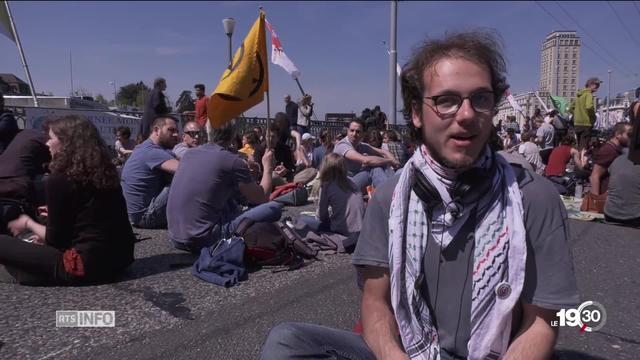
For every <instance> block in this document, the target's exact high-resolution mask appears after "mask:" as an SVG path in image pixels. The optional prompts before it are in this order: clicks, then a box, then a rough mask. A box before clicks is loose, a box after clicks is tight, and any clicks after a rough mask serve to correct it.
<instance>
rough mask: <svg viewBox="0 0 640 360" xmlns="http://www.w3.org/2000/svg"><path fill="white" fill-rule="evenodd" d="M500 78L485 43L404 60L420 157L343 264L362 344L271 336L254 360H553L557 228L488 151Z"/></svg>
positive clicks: (536, 191) (371, 209)
mask: <svg viewBox="0 0 640 360" xmlns="http://www.w3.org/2000/svg"><path fill="white" fill-rule="evenodd" d="M505 74H506V64H505V60H504V58H503V56H502V55H501V53H500V43H499V42H498V40H497V39H496V37H495V35H493V33H490V32H486V31H482V30H476V31H473V32H466V33H450V32H447V33H446V35H445V38H444V39H435V40H428V41H426V42H424V43H423V44H422V45H421V46H420V47H417V48H415V50H414V53H413V54H412V55H411V57H410V58H409V61H408V62H407V63H406V64H405V66H404V67H403V69H402V74H401V79H400V83H401V86H402V97H403V100H404V109H403V114H404V117H405V119H406V120H407V125H408V127H409V129H410V130H411V132H412V134H413V136H414V139H415V140H416V142H419V143H420V147H419V148H418V149H416V152H415V153H414V155H413V157H412V158H411V159H410V160H409V162H408V163H407V164H406V165H405V166H404V167H403V168H402V172H401V173H400V174H397V175H395V176H393V177H392V178H391V179H389V180H388V181H387V182H385V183H384V184H383V185H382V186H381V187H379V188H378V189H377V190H376V192H375V194H374V196H373V198H372V199H371V201H370V203H369V204H368V205H367V211H366V214H365V219H364V222H363V225H362V231H361V232H360V237H359V238H358V244H357V246H356V250H355V252H354V254H353V256H352V263H353V264H354V265H356V266H357V269H358V270H357V271H358V274H359V275H360V276H361V278H362V279H363V285H364V287H363V293H362V305H361V308H360V309H361V316H362V328H363V332H362V334H361V335H360V334H356V333H353V332H351V331H344V330H338V329H331V328H327V327H323V326H320V325H315V324H300V323H284V324H280V325H278V326H277V327H275V328H273V329H272V330H271V332H270V334H269V336H268V337H267V339H266V341H265V344H264V346H263V348H262V353H261V357H260V359H261V360H271V359H278V360H286V359H300V358H306V359H329V358H336V357H338V355H337V354H339V357H340V358H344V359H361V360H369V359H467V358H468V359H525V358H529V359H534V358H535V359H548V358H550V357H551V356H552V354H553V350H554V346H555V343H556V338H557V336H558V328H557V327H556V328H554V327H552V326H551V320H553V319H556V313H557V311H558V310H560V309H565V308H572V307H575V306H577V305H578V301H579V294H578V289H577V284H576V277H575V273H574V269H573V259H572V255H571V247H570V245H569V234H568V231H567V229H568V227H569V224H568V222H567V221H568V220H567V212H566V210H565V207H564V204H563V203H562V201H561V199H560V197H559V196H558V195H557V194H555V193H554V190H553V187H552V186H551V184H549V182H548V181H546V180H544V179H543V178H542V177H540V176H538V175H536V174H533V173H531V172H529V171H526V170H522V169H519V168H517V167H512V166H511V165H509V164H508V163H507V162H506V161H505V160H504V159H502V157H500V156H496V154H495V153H494V152H493V151H492V150H491V149H490V148H489V146H488V145H487V142H488V140H489V138H490V136H491V133H492V132H493V131H494V130H493V124H492V119H493V117H494V116H495V113H496V111H497V105H498V104H500V102H501V100H502V98H503V96H504V92H505V90H506V88H507V87H508V85H507V84H506V81H505V79H506V76H505ZM518 179H521V181H520V182H519V181H518ZM496 234H499V235H496Z"/></svg>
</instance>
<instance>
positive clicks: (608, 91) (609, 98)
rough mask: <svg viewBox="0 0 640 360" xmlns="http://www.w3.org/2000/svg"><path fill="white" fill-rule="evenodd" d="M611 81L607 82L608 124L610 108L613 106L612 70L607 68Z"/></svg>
mask: <svg viewBox="0 0 640 360" xmlns="http://www.w3.org/2000/svg"><path fill="white" fill-rule="evenodd" d="M607 73H608V75H609V82H608V83H607V126H608V125H609V108H610V107H611V70H607Z"/></svg>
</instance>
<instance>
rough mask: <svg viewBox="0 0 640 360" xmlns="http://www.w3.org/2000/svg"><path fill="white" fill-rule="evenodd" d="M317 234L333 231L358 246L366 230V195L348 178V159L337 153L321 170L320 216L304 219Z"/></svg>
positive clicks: (323, 163) (326, 158) (325, 160)
mask: <svg viewBox="0 0 640 360" xmlns="http://www.w3.org/2000/svg"><path fill="white" fill-rule="evenodd" d="M300 218H301V219H303V221H304V222H305V223H306V224H307V225H308V226H309V228H311V229H312V230H314V231H329V232H333V233H338V234H341V235H344V236H346V237H348V238H349V239H350V240H349V244H350V245H351V246H355V243H356V241H357V239H358V235H359V234H360V230H361V229H362V220H363V218H364V200H363V198H362V192H361V191H359V190H358V189H357V188H356V185H355V184H354V183H353V181H351V180H350V179H349V178H348V177H347V166H346V163H345V159H344V158H343V157H342V156H340V155H338V154H335V153H330V154H327V156H325V158H324V160H323V161H322V165H321V167H320V196H319V201H318V208H317V209H316V216H315V217H310V216H301V217H300Z"/></svg>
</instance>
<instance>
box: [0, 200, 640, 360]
mask: <svg viewBox="0 0 640 360" xmlns="http://www.w3.org/2000/svg"><path fill="white" fill-rule="evenodd" d="M297 210H298V211H299V210H308V209H305V208H299V209H297ZM571 230H572V240H571V242H572V245H573V252H574V264H575V269H576V273H577V276H578V286H579V289H580V293H581V297H582V300H583V301H585V300H594V301H598V302H600V303H602V304H603V305H604V306H605V308H606V310H607V314H608V320H607V323H606V325H605V326H604V328H603V329H602V330H601V331H598V332H596V333H580V332H579V330H578V329H576V328H564V329H562V330H561V333H560V338H559V341H558V345H557V347H556V348H557V352H556V358H558V359H637V358H638V354H640V325H638V324H640V314H638V311H639V309H640V307H639V306H638V298H639V297H640V290H638V289H639V288H640V286H639V285H640V284H639V280H638V274H639V272H640V270H639V269H640V260H639V256H640V230H634V229H628V228H623V227H617V226H610V225H604V224H597V223H584V222H577V221H571ZM140 233H141V234H142V235H143V236H147V237H149V239H146V240H144V241H141V242H139V243H138V244H137V245H136V259H137V261H136V262H135V263H134V265H133V266H132V269H131V270H130V272H129V275H128V277H127V278H125V279H123V280H122V281H120V282H118V283H115V284H110V285H102V286H91V287H79V288H59V287H48V288H43V287H22V286H18V285H11V284H0V315H1V316H0V358H1V359H203V358H206V359H255V358H257V356H258V354H259V351H260V347H261V345H262V343H263V342H264V339H265V338H266V336H267V333H268V331H269V329H271V328H272V327H273V326H275V325H276V324H278V323H280V322H283V321H303V322H312V323H317V324H324V325H328V326H332V327H337V328H342V329H351V328H352V327H353V325H354V323H355V321H356V319H357V317H358V311H359V290H358V289H357V286H356V279H355V274H354V271H353V269H352V267H351V266H350V265H349V256H348V255H326V256H322V258H321V260H320V261H316V262H313V263H310V264H309V265H308V266H306V267H304V268H302V269H299V270H295V271H291V272H279V273H272V272H271V270H261V271H258V272H254V273H252V274H250V276H249V280H248V281H246V282H244V283H241V284H240V285H239V286H236V287H232V288H229V289H224V288H221V287H218V286H215V285H212V284H208V283H205V282H203V281H201V280H199V279H197V278H195V277H194V276H192V275H191V274H190V272H189V270H190V269H189V267H190V265H191V264H192V263H193V261H194V258H193V257H192V256H190V255H185V254H183V253H181V252H179V251H175V250H172V249H171V247H170V246H169V245H168V244H167V242H166V237H165V235H164V232H163V231H141V232H140ZM56 310H113V311H115V313H116V326H115V327H113V328H56V327H55V316H54V315H55V311H56Z"/></svg>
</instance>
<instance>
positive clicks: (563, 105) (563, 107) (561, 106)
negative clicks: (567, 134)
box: [549, 94, 569, 114]
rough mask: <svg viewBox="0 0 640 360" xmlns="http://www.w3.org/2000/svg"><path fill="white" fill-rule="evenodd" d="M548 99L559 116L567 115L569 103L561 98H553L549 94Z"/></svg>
mask: <svg viewBox="0 0 640 360" xmlns="http://www.w3.org/2000/svg"><path fill="white" fill-rule="evenodd" d="M549 97H550V98H551V103H552V104H553V107H554V108H556V110H558V112H559V113H560V114H566V113H567V110H568V109H569V101H568V100H567V99H565V98H563V97H562V96H553V95H551V94H550V95H549Z"/></svg>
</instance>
